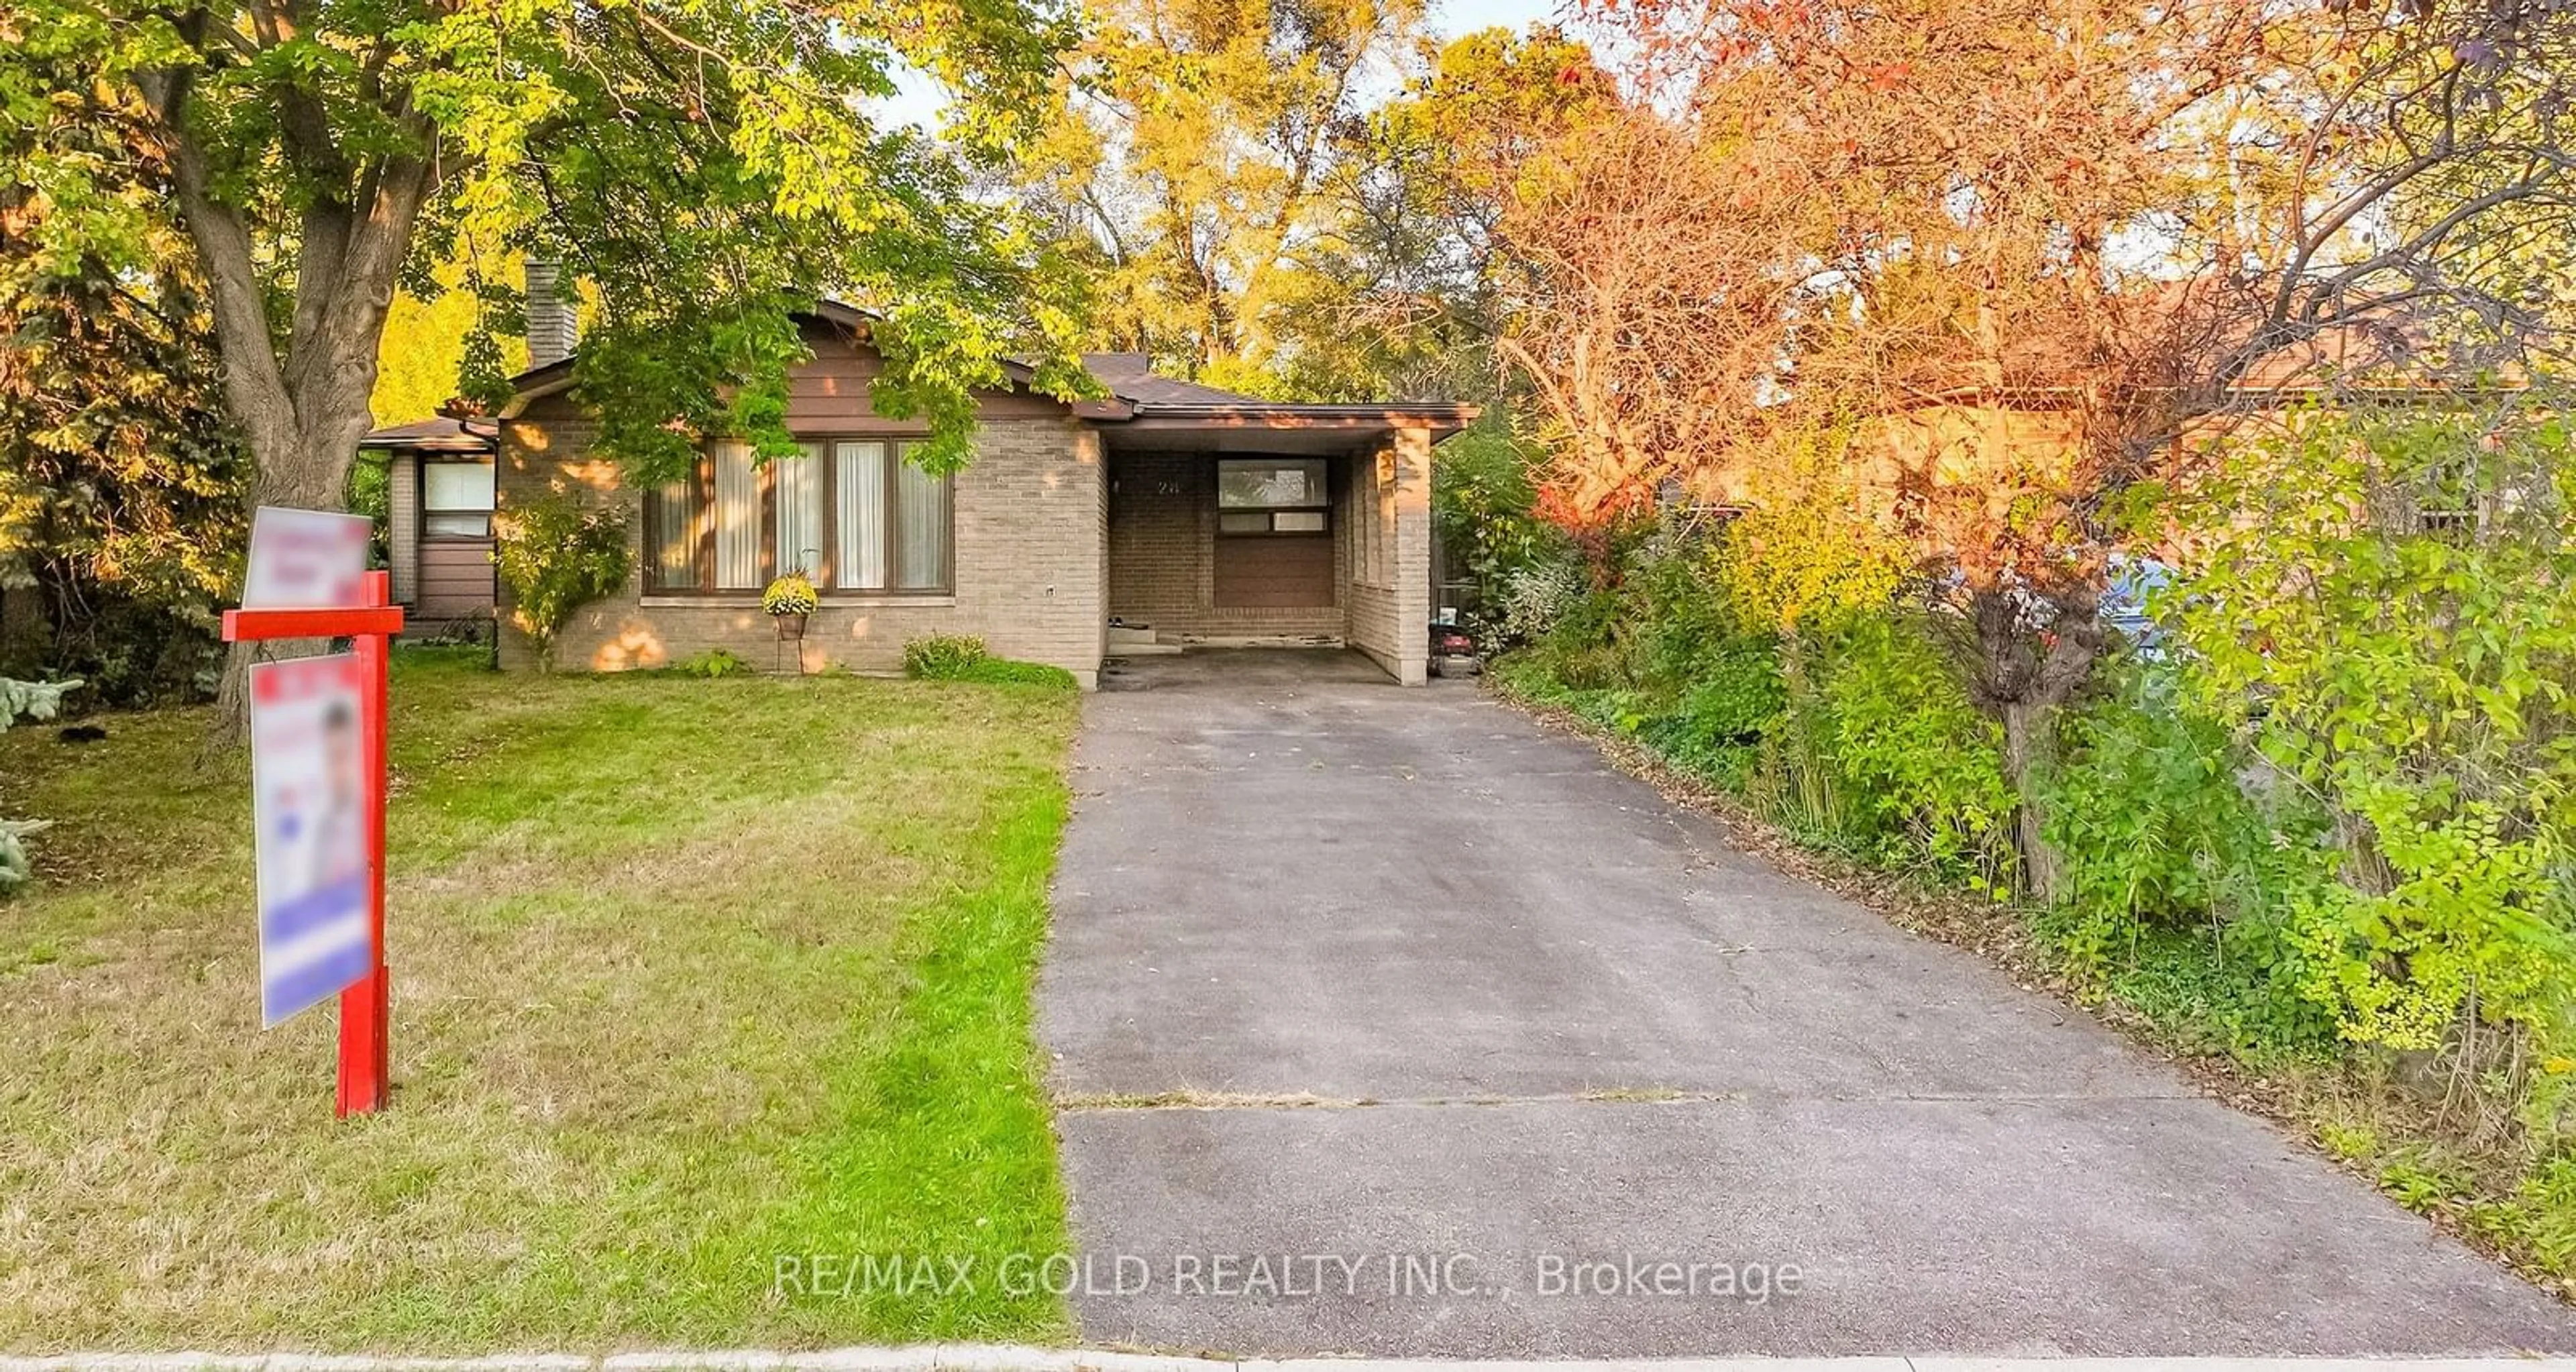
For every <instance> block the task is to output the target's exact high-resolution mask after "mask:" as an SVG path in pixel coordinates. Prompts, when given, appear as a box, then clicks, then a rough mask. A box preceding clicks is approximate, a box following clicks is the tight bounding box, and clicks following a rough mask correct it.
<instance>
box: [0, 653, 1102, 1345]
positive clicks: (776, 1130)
mask: <svg viewBox="0 0 2576 1372" xmlns="http://www.w3.org/2000/svg"><path fill="white" fill-rule="evenodd" d="M394 698H395V707H394V710H395V718H394V731H395V732H394V746H393V762H394V767H395V772H396V776H395V782H394V785H395V798H394V802H393V812H392V820H391V825H392V833H393V839H392V849H393V851H392V854H391V857H390V868H391V871H392V873H393V878H392V885H391V892H390V901H391V932H390V935H389V944H390V953H391V961H392V965H393V968H394V1000H395V1028H396V1038H395V1040H394V1070H395V1079H396V1093H395V1097H394V1105H393V1108H392V1109H391V1110H390V1111H389V1112H387V1113H386V1114H384V1115H382V1116H380V1117H377V1118H374V1119H369V1120H362V1121H352V1122H336V1121H334V1120H333V1119H332V1118H331V1100H330V1096H331V1061H332V1035H333V1032H334V1026H333V1016H332V1014H331V1012H330V1011H328V1010H327V1009H326V1010H317V1011H314V1012H309V1013H308V1014H306V1015H304V1016H303V1017H301V1018H299V1019H297V1020H295V1021H292V1022H290V1023H289V1024H287V1025H285V1026H282V1027H280V1028H278V1029H276V1030H274V1031H271V1032H268V1033H262V1032H261V1031H260V1029H259V1025H258V1010H257V950H256V948H255V946H254V940H253V925H252V919H251V913H250V912H251V871H250V860H249V853H248V842H249V827H248V818H247V813H246V812H247V787H246V785H245V778H244V775H243V771H244V768H243V765H242V764H241V763H240V762H239V761H238V760H236V761H235V762H233V763H231V764H228V765H220V766H216V767H212V768H209V769H205V770H199V769H198V768H197V767H196V766H195V765H194V754H195V751H196V749H197V746H198V743H199V740H200V738H201V737H202V735H203V732H204V722H203V717H202V716H201V715H200V714H199V713H197V712H195V711H191V710H171V711H163V712H155V713H149V714H138V715H130V716H120V717H113V718H111V719H109V720H108V721H107V725H108V729H109V737H108V738H107V739H106V740H105V741H103V742H99V743H94V744H90V745H87V746H73V745H68V744H64V743H60V742H57V741H56V740H55V738H54V736H53V733H52V731H50V730H41V731H40V730H34V729H27V730H20V731H16V732H15V733H13V734H10V735H5V736H0V810H6V811H8V812H10V813H23V814H29V815H42V816H45V817H47V818H50V819H53V820H55V821H57V824H56V827H55V828H54V829H53V830H52V831H50V832H49V833H47V834H46V835H45V836H44V841H43V844H42V846H41V847H40V848H39V849H38V850H37V854H36V862H37V871H38V876H39V884H38V885H37V887H36V888H35V889H34V890H33V891H32V893H31V894H29V895H27V896H25V897H23V898H20V899H17V900H14V901H11V902H7V903H0V1349H6V1350H9V1351H12V1352H20V1353H41V1352H45V1351H48V1350H58V1349H69V1348H128V1349H141V1348H156V1347H157V1348H170V1347H186V1348H202V1349H214V1350H248V1349H266V1348H273V1347H274V1348H291V1349H315V1350H356V1349H365V1350H369V1351H405V1350H417V1349H427V1348H429V1347H431V1346H432V1345H435V1346H436V1347H437V1348H439V1349H440V1350H441V1351H449V1352H458V1351H467V1350H470V1349H476V1348H481V1349H505V1348H526V1347H539V1346H546V1347H567V1348H575V1349H580V1348H591V1349H606V1348H611V1347H620V1346H626V1347H632V1346H640V1345H695V1346H710V1345H712V1346H743V1345H752V1344H776V1345H812V1344H820V1343H830V1342H849V1341H857V1340H863V1339H865V1340H878V1339H926V1338H975V1339H1004V1338H1007V1339H1035V1340H1047V1339H1055V1338H1062V1337H1065V1336H1067V1335H1068V1333H1069V1323H1068V1318H1067V1316H1066V1314H1065V1312H1064V1310H1063V1308H1062V1306H1061V1303H1060V1302H1059V1301H1057V1300H1056V1299H1055V1298H1053V1297H1051V1296H1049V1295H1047V1294H1046V1293H1045V1292H1044V1291H1043V1290H1031V1289H1027V1288H1026V1287H1025V1286H1023V1287H1022V1288H1020V1289H1017V1290H1012V1289H1006V1288H1005V1286H1004V1285H1003V1284H1002V1283H1000V1282H998V1281H995V1280H992V1279H991V1278H992V1276H993V1274H994V1273H995V1272H996V1271H997V1270H998V1268H999V1265H1000V1264H1001V1262H1002V1260H1003V1259H1004V1258H1005V1257H1007V1256H1009V1255H1012V1254H1017V1253H1037V1254H1045V1253H1052V1252H1057V1251H1061V1250H1062V1249H1063V1247H1064V1244H1065V1235H1064V1220H1063V1204H1062V1195H1061V1191H1060V1189H1059V1185H1058V1181H1057V1176H1056V1170H1055V1160H1054V1151H1053V1142H1052V1139H1051V1137H1050V1135H1049V1132H1048V1119H1047V1111H1046V1106H1045V1102H1044V1099H1043V1096H1042V1094H1041V1086H1040V1074H1039V1070H1038V1064H1037V1062H1036V1060H1035V1057H1034V1049H1033V1047H1032V1044H1031V1039H1030V1034H1029V1023H1028V1020H1029V1013H1030V1009H1029V985H1030V979H1031V977H1032V975H1033V971H1034V966H1035V960H1036V954H1037V950H1038V946H1039V943H1040V941H1041V939H1042V937H1043V932H1044V927H1045V887H1046V881H1047V877H1048V873H1049V871H1050V869H1051V867H1052V865H1053V861H1054V854H1055V845H1056V841H1057V837H1058V834H1059V832H1060V830H1061V827H1062V824H1063V821H1064V818H1065V811H1066V804H1067V797H1066V791H1065V788H1064V783H1063V780H1062V772H1063V765H1064V757H1065V751H1066V747H1067V744H1068V741H1069V739H1070V737H1071V734H1072V730H1073V726H1074V720H1075V698H1074V697H1073V696H1072V694H1071V693H1070V692H1068V691H1065V690H1062V689H1060V688H1054V687H1047V686H1027V685H973V684H952V683H923V682H899V681H876V680H859V679H850V678H833V679H827V678H804V679H796V680H774V679H744V678H727V679H723V680H713V681H707V680H687V679H680V678H676V677H662V678H650V677H643V676H629V677H619V678H590V677H557V678H537V677H530V676H510V677H501V676H496V675H493V674H490V673H487V672H483V671H479V670H475V669H474V668H473V667H472V666H470V665H468V664H467V663H465V662H462V661H458V660H442V659H438V658H435V657H424V656H413V657H410V658H408V659H407V660H405V661H403V663H402V664H401V665H400V666H399V667H398V673H397V677H396V682H395V688H394ZM895 1253H909V1254H920V1253H932V1254H954V1255H959V1256H963V1257H967V1258H970V1259H971V1260H973V1262H974V1264H975V1267H976V1270H977V1272H978V1273H979V1275H980V1276H982V1277H983V1278H985V1279H983V1280H979V1281H976V1282H974V1283H971V1284H969V1285H966V1286H963V1287H947V1288H944V1289H933V1288H932V1287H929V1286H926V1285H915V1286H912V1287H910V1288H909V1289H897V1288H895V1287H893V1286H891V1285H889V1284H882V1283H881V1284H880V1285H879V1287H878V1289H876V1290H875V1291H874V1292H873V1293H871V1292H869V1291H867V1290H865V1289H864V1287H863V1284H861V1285H854V1286H853V1287H852V1288H851V1289H850V1291H849V1292H848V1294H847V1295H844V1294H842V1292H841V1290H840V1289H838V1287H837V1286H836V1287H834V1289H832V1290H830V1291H828V1292H826V1293H823V1294H815V1293H814V1292H813V1290H812V1289H811V1284H810V1283H808V1284H807V1286H808V1289H807V1290H806V1292H805V1293H804V1294H801V1295H800V1294H798V1293H797V1292H796V1291H795V1290H793V1289H788V1290H782V1289H781V1288H780V1284H779V1283H778V1282H777V1280H776V1277H777V1273H778V1271H779V1267H778V1264H779V1263H780V1261H781V1260H782V1259H785V1258H805V1257H810V1256H811V1255H815V1254H823V1255H866V1254H880V1255H881V1254H895ZM809 1270H810V1269H809Z"/></svg>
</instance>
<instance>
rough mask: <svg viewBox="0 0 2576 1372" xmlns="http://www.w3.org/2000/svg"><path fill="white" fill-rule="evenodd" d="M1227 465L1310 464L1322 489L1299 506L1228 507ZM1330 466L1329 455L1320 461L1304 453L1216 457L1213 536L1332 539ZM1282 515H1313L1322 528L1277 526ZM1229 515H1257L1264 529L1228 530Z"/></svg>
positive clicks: (1241, 454) (1243, 454)
mask: <svg viewBox="0 0 2576 1372" xmlns="http://www.w3.org/2000/svg"><path fill="white" fill-rule="evenodd" d="M1229 462H1233V463H1240V464H1243V465H1246V466H1251V465H1269V466H1274V467H1278V466H1286V465H1288V464H1291V463H1294V464H1297V465H1299V466H1305V465H1307V464H1310V463H1311V464H1314V465H1315V467H1316V469H1317V474H1318V476H1319V477H1320V478H1321V479H1320V481H1319V482H1318V484H1319V485H1320V486H1321V487H1322V488H1323V489H1322V490H1320V491H1317V492H1314V493H1313V494H1314V498H1313V499H1312V500H1311V501H1309V502H1307V503H1305V504H1301V505H1228V504H1226V503H1225V466H1226V464H1227V463H1229ZM1333 465H1334V464H1333V460H1332V458H1331V457H1329V456H1327V457H1320V458H1319V457H1312V456H1307V455H1303V454H1296V455H1292V454H1287V453H1275V454H1267V455H1265V454H1260V453H1239V454H1233V455H1230V456H1225V457H1220V458H1218V459H1217V462H1216V470H1215V477H1216V481H1215V486H1216V491H1215V495H1216V536H1217V537H1219V538H1331V537H1332V536H1333ZM1283 514H1285V515H1313V516H1315V517H1316V518H1318V519H1320V520H1322V521H1323V527H1322V528H1319V529H1283V528H1280V527H1279V516H1281V515H1283ZM1229 515H1231V516H1236V517H1242V516H1247V515H1259V516H1260V517H1261V518H1262V520H1263V521H1264V524H1265V527H1263V528H1259V529H1229V528H1227V527H1225V521H1226V518H1227V517H1228V516H1229Z"/></svg>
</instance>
